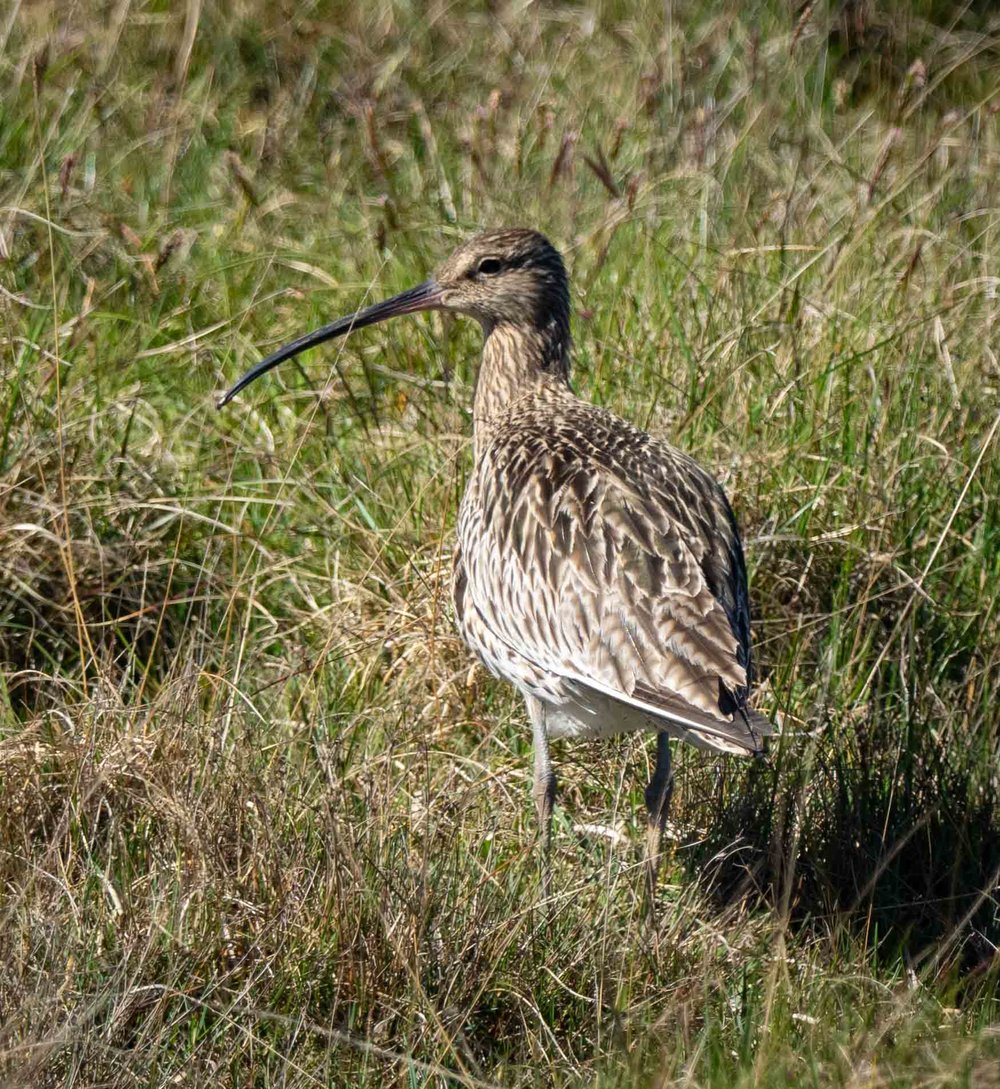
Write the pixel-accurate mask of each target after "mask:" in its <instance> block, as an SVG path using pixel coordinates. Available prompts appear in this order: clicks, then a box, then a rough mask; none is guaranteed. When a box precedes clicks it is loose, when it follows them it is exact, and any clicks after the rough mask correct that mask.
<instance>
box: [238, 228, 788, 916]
mask: <svg viewBox="0 0 1000 1089" xmlns="http://www.w3.org/2000/svg"><path fill="white" fill-rule="evenodd" d="M420 310H449V311H455V312H457V313H460V314H465V315H468V316H469V317H473V318H476V319H477V320H478V322H479V324H480V325H481V326H482V330H483V336H484V338H485V339H484V344H483V354H482V361H481V364H480V368H479V376H478V379H477V382H476V390H475V397H474V402H473V442H474V452H475V462H474V466H473V470H472V475H471V477H470V479H469V482H468V485H467V487H466V490H465V495H464V498H463V500H462V504H461V509H460V510H459V515H458V534H457V536H458V540H457V547H456V550H455V565H454V580H453V595H454V602H455V612H456V615H457V618H458V626H459V630H460V632H461V634H462V637H463V639H464V640H465V642H466V643H468V645H469V646H470V647H471V648H472V649H473V650H474V651H475V652H476V654H478V655H479V657H480V658H481V659H482V660H483V662H484V663H485V664H486V665H487V667H488V668H489V669H490V670H491V671H492V672H493V673H495V674H496V675H498V676H500V677H504V678H505V679H506V680H508V681H510V682H511V683H513V684H514V685H515V686H516V687H517V688H518V689H519V690H520V691H521V693H522V694H523V695H524V698H525V702H526V703H527V706H528V714H529V716H530V718H531V723H532V729H533V733H534V747H535V775H534V798H535V804H536V806H537V809H538V819H539V823H540V831H541V837H542V845H543V871H542V872H543V891H544V892H546V893H547V892H548V887H549V876H548V875H549V866H548V851H549V841H550V837H551V821H552V807H553V803H554V800H555V793H556V776H555V772H554V770H553V767H552V762H551V759H550V757H549V739H550V738H553V737H555V738H558V737H598V736H605V735H610V734H617V733H623V732H626V731H633V730H650V731H653V732H655V733H656V735H657V738H656V765H655V770H654V773H653V776H652V779H651V781H650V783H649V785H648V787H647V788H646V808H647V812H648V832H647V867H646V879H647V892H648V894H649V896H650V902H652V895H653V893H654V891H655V884H656V875H657V870H658V868H659V856H660V844H661V839H662V832H663V828H664V825H665V823H666V816H667V810H668V807H669V803H670V796H671V793H672V790H673V776H672V774H671V769H670V738H671V737H678V738H681V739H682V740H684V741H688V742H691V743H692V744H694V745H697V746H699V747H700V748H703V749H711V750H714V751H716V752H723V753H739V754H744V755H749V754H753V753H757V752H759V751H760V749H761V744H762V737H763V736H764V735H766V734H768V733H769V732H770V730H771V726H770V723H769V722H768V720H767V719H766V718H764V717H763V716H762V715H760V714H758V713H757V712H755V711H752V710H751V709H750V708H749V706H748V704H747V698H748V695H749V690H750V684H751V680H752V665H751V654H750V610H749V605H748V601H747V579H746V568H745V566H744V561H743V549H742V546H741V544H740V537H739V531H738V529H737V526H736V521H735V519H734V517H733V512H732V510H731V508H730V506H729V503H728V501H727V500H726V497H725V494H724V493H723V491H722V489H721V487H720V486H719V485H718V484H717V483H716V482H715V481H714V480H713V479H712V477H711V476H709V474H708V473H707V472H705V470H704V469H702V468H701V467H700V466H699V465H698V464H697V463H696V462H695V461H693V460H692V459H691V458H690V457H688V456H687V455H686V454H683V453H681V452H680V451H679V450H676V449H674V448H673V447H672V446H670V445H668V444H667V443H666V442H663V441H662V440H659V439H655V438H652V437H651V436H650V435H648V434H646V433H645V432H644V431H641V430H639V429H638V428H637V427H633V426H632V425H631V424H630V423H627V422H626V421H625V420H622V419H620V418H619V417H617V416H615V415H613V414H612V413H610V412H608V411H606V410H604V409H602V408H598V407H597V406H595V405H592V404H589V403H588V402H586V401H582V400H580V399H579V398H578V397H577V396H576V395H575V394H574V393H573V392H572V390H571V389H570V385H569V358H570V328H569V319H570V305H569V288H568V282H567V278H566V270H565V267H564V265H563V262H562V258H561V257H560V255H559V253H558V252H557V251H556V250H555V249H554V248H553V246H552V245H551V244H550V243H549V242H548V241H547V240H546V239H545V238H543V237H542V236H541V235H540V234H537V233H536V232H534V231H529V230H495V231H486V232H484V233H482V234H479V235H476V236H475V237H474V238H472V239H471V240H470V241H468V242H466V243H465V244H464V245H462V246H459V248H458V249H457V250H455V252H454V253H453V254H452V255H451V256H450V257H449V258H448V259H447V260H446V261H445V262H444V264H442V265H441V267H440V268H439V269H438V270H437V273H436V275H435V276H434V277H433V279H430V280H427V281H426V282H425V283H423V284H420V285H419V286H418V287H415V288H413V289H412V290H410V291H404V292H403V293H402V294H400V295H396V296H395V297H394V298H391V299H388V300H387V301H386V302H382V303H378V304H376V305H375V306H370V307H367V308H366V309H363V310H359V311H357V312H356V313H354V314H350V315H348V316H347V317H344V318H340V319H338V320H337V321H335V322H333V323H331V324H330V325H326V326H324V327H323V328H321V329H317V330H316V331H315V332H312V333H309V334H307V335H306V336H303V337H300V338H299V339H298V340H295V341H293V342H292V343H291V344H288V345H286V346H285V347H284V348H281V349H280V350H279V351H277V352H274V353H273V354H272V355H269V356H268V357H267V358H266V359H264V360H262V361H261V362H260V363H258V364H257V365H256V366H255V367H254V368H252V369H251V370H250V371H249V372H248V373H247V374H246V375H244V376H243V378H241V379H240V380H239V382H237V383H236V385H235V386H233V387H232V389H231V390H229V392H228V393H227V394H226V395H225V397H223V398H222V400H221V401H220V403H219V407H220V408H221V407H222V406H223V405H225V404H226V403H227V402H229V401H230V400H232V398H233V397H235V396H236V394H237V393H239V392H240V390H242V389H243V388H244V387H246V386H247V385H248V384H249V383H250V382H252V381H253V380H254V379H255V378H258V377H259V376H260V375H262V374H264V373H265V372H267V371H269V370H271V368H272V367H276V366H277V365H278V364H279V363H281V362H282V361H284V360H286V359H289V358H291V357H292V356H294V355H297V354H298V353H299V352H302V351H305V350H306V349H307V348H312V347H315V346H316V345H318V344H322V343H323V342H324V341H327V340H330V339H331V338H333V337H337V336H340V335H342V334H344V333H349V332H351V331H353V330H355V329H360V328H362V327H363V326H366V325H373V324H374V323H375V322H379V321H384V320H385V319H386V318H391V317H396V316H397V315H400V314H411V313H415V312H416V311H420Z"/></svg>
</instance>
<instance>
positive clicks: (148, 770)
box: [0, 0, 1000, 1089]
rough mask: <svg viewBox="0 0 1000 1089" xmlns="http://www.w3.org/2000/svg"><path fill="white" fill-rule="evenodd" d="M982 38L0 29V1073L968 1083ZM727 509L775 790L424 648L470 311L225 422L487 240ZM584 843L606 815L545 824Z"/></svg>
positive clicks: (613, 28) (361, 19)
mask: <svg viewBox="0 0 1000 1089" xmlns="http://www.w3.org/2000/svg"><path fill="white" fill-rule="evenodd" d="M998 70H1000V26H998V23H997V20H996V17H995V16H993V15H992V14H991V12H990V10H989V5H985V4H983V5H975V4H974V5H971V6H969V7H962V8H952V6H951V5H946V4H942V3H935V2H931V0H925V2H923V3H919V4H905V3H902V2H901V0H900V2H898V3H891V2H887V4H886V5H884V6H882V7H880V8H879V10H877V11H876V10H875V9H874V6H871V7H863V6H861V5H857V6H846V5H845V6H844V7H843V8H841V7H839V6H828V5H825V4H817V5H815V6H814V7H808V8H803V9H800V10H799V11H798V12H792V11H791V10H790V9H788V8H786V6H785V5H783V4H781V3H760V4H755V5H742V4H736V3H726V4H723V5H714V4H702V3H698V2H696V0H689V2H686V3H678V4H668V5H666V6H663V5H655V4H645V3H640V4H629V5H625V4H620V5H619V4H615V3H607V4H604V5H592V6H590V7H579V6H578V7H569V6H556V5H553V6H546V5H510V6H503V5H497V6H493V5H485V6H482V7H480V6H476V5H468V6H463V5H457V6H456V5H445V4H438V3H435V4H431V5H429V6H428V7H427V9H426V10H425V11H422V12H421V11H419V6H416V7H413V8H411V7H410V6H408V5H404V4H395V3H390V2H388V0H381V2H380V3H379V4H378V5H343V6H341V5H332V4H320V3H315V2H314V3H309V2H306V3H298V4H291V3H285V2H284V0H278V2H275V3H271V4H266V5H265V4H255V3H244V4H240V5H235V6H234V10H232V11H229V10H228V8H227V6H224V5H210V4H201V3H199V2H198V0H190V2H188V3H187V4H186V5H181V4H176V5H171V4H167V3H163V2H161V0H149V2H146V3H143V4H128V3H125V4H116V5H110V4H89V3H83V4H80V5H76V6H73V7H72V8H70V9H68V10H67V9H66V8H64V7H63V6H60V5H53V4H48V3H45V2H42V3H31V4H26V3H21V4H17V3H15V4H14V5H13V6H12V7H11V8H10V9H9V10H8V11H7V12H6V13H4V14H2V15H0V353H2V354H0V360H2V362H0V367H2V371H3V376H4V383H3V386H2V388H0V557H2V563H0V661H2V663H3V666H4V670H3V688H2V700H0V783H2V789H0V888H2V895H0V924H2V925H0V1085H3V1086H11V1087H14V1086H18V1087H20V1086H57V1085H58V1086H85V1085H86V1086H91V1085H95V1086H96V1085H111V1086H133V1085H144V1086H146V1085H148V1086H161V1085H163V1086H165V1085H178V1084H180V1085H199V1086H200V1085H207V1084H213V1085H218V1086H241V1087H242V1086H260V1087H264V1086H279V1085H280V1086H311V1085H316V1084H323V1085H344V1086H348V1085H349V1086H373V1085H378V1086H386V1085H399V1086H407V1087H410V1086H416V1085H434V1086H438V1085H440V1086H445V1085H468V1086H480V1085H503V1086H528V1085H555V1086H584V1085H586V1086H595V1087H596V1086H601V1087H606V1086H618V1085H621V1086H625V1085H636V1084H638V1085H646V1086H668V1085H685V1086H698V1087H714V1086H719V1087H732V1086H765V1087H766V1086H772V1085H773V1086H785V1085H788V1084H793V1085H803V1086H816V1087H834V1086H836V1087H841V1086H843V1087H848V1086H850V1087H860V1086H873V1087H874V1086H878V1087H882V1086H886V1087H888V1086H921V1087H930V1086H933V1087H939V1086H940V1087H944V1086H975V1087H977V1089H978V1087H988V1086H992V1085H998V1084H1000V1045H998V1043H997V1040H998V1025H1000V1009H998V993H997V981H998V961H997V957H996V948H997V944H998V942H1000V903H998V898H997V890H998V886H1000V815H998V808H997V802H998V790H1000V783H998V773H997V767H998V741H1000V715H998V710H997V708H998V703H1000V502H998V498H997V497H998V495H1000V435H998V433H997V432H998V421H1000V416H998V404H1000V396H998V395H1000V362H998V353H1000V347H998V340H997V330H998V322H997V318H998V287H1000V278H998V274H1000V218H998V214H997V209H998V207H1000V191H998V190H1000V183H998V178H1000V121H998V112H1000V98H998V96H997V85H998V83H997V73H998ZM514 223H522V224H530V225H535V226H538V227H539V228H541V229H543V230H544V231H545V232H546V233H547V234H548V235H550V237H552V239H553V240H554V241H555V242H556V243H557V244H558V245H559V246H560V248H562V249H563V250H564V252H565V253H566V255H567V259H568V262H569V265H570V267H571V271H572V275H573V284H574V288H573V291H574V303H575V306H576V317H575V322H574V333H575V337H576V370H575V382H576V386H577V389H578V390H580V391H582V392H584V393H585V394H586V395H587V396H588V397H591V398H592V399H594V400H595V401H598V402H600V403H602V404H606V405H609V406H610V407H613V408H614V409H615V410H616V411H618V412H620V413H621V414H623V415H625V416H627V417H629V418H631V419H633V420H636V421H637V422H639V423H641V424H642V425H643V426H646V427H648V428H650V429H652V430H653V431H654V432H656V433H658V434H661V435H666V436H669V437H671V439H672V440H673V441H675V442H676V443H678V444H679V445H681V446H682V447H684V448H685V449H687V450H689V451H690V452H692V453H693V454H694V455H695V456H697V457H698V458H699V459H700V460H701V461H702V462H703V463H704V464H706V465H708V466H710V467H711V468H712V469H713V470H714V471H715V472H716V473H717V474H718V475H719V476H720V478H721V479H722V480H723V481H724V482H725V484H726V487H727V490H728V492H729V494H730V496H731V497H732V499H733V501H734V505H735V507H736V510H737V513H738V516H739V518H740V520H741V523H742V525H743V528H744V535H745V538H746V542H747V549H748V556H749V563H750V566H751V586H752V597H753V603H754V613H755V637H756V646H757V654H758V659H759V661H760V665H761V673H762V675H763V682H762V685H761V691H760V694H759V696H758V703H759V705H760V706H761V707H762V708H763V709H766V710H767V711H768V712H769V713H773V714H774V715H776V716H777V717H779V718H780V719H781V720H782V722H783V724H784V731H783V736H782V738H781V740H780V741H779V742H778V743H777V744H776V745H775V746H774V748H773V749H772V752H771V755H770V758H769V760H768V761H767V762H766V763H764V764H758V765H748V764H746V763H742V762H739V761H732V760H722V761H719V760H713V759H709V758H707V757H704V756H702V755H701V754H698V753H696V752H694V751H693V750H692V751H688V750H686V749H685V750H684V751H683V752H679V753H677V754H676V764H677V765H678V786H677V791H676V793H675V808H674V813H673V817H674V824H673V835H674V851H673V855H672V859H671V862H670V866H669V868H668V869H669V872H668V873H667V875H666V876H665V878H664V880H663V885H662V891H661V903H660V920H659V924H658V926H657V929H656V931H655V932H654V933H649V932H647V931H645V930H644V929H643V925H642V907H641V897H640V892H641V884H642V882H641V852H640V845H641V835H640V827H639V825H638V823H637V817H636V814H637V813H638V812H639V811H640V807H641V787H642V784H644V782H645V780H646V777H647V772H648V759H649V753H648V748H649V746H648V742H647V741H646V740H644V739H635V738H633V739H626V740H622V741H617V742H611V743H603V744H600V745H598V744H594V745H589V744H584V745H577V746H565V745H559V746H556V753H555V754H556V758H557V762H558V766H559V768H560V772H561V775H562V784H563V785H562V790H561V807H560V808H559V809H558V810H557V823H556V836H555V867H556V869H555V882H554V887H555V889H556V890H557V897H558V900H557V905H556V910H555V916H554V919H553V921H552V923H551V925H547V924H546V921H545V918H544V914H543V913H542V912H540V911H539V908H538V887H537V869H536V864H535V857H534V839H533V835H534V829H533V821H532V807H531V804H530V800H529V791H528V782H529V775H530V770H529V769H530V751H529V749H530V737H529V734H528V731H527V728H526V723H525V716H524V712H523V709H522V708H521V707H520V706H519V704H518V700H517V699H516V698H515V696H514V695H513V694H512V692H511V691H510V690H509V689H508V688H506V687H505V686H503V685H502V684H500V683H498V682H496V681H494V680H492V679H491V678H488V677H487V676H486V675H485V673H484V672H483V670H482V669H481V668H479V667H476V666H474V665H473V664H472V662H471V660H470V658H469V656H468V654H467V652H466V651H465V650H464V648H463V647H462V646H461V644H460V643H459V641H458V639H457V637H456V636H455V634H454V632H453V629H452V626H451V622H450V604H449V560H450V535H451V527H452V523H453V520H454V515H455V510H456V507H457V502H458V499H459V497H460V494H461V490H462V484H463V480H464V477H465V474H466V472H467V468H468V464H469V457H470V454H469V449H468V434H469V430H470V418H469V410H470V401H471V387H472V382H473V380H474V368H475V359H476V352H477V335H478V334H477V333H476V332H475V330H472V329H469V328H468V327H467V326H466V325H464V324H462V323H452V322H446V321H443V320H440V319H439V318H422V319H412V320H409V321H400V322H398V323H396V324H395V325H394V326H391V327H386V328H384V329H378V330H375V331H373V332H365V333H363V334H359V335H357V336H354V337H352V338H350V339H349V341H348V342H346V343H341V344H339V345H338V346H335V347H333V348H330V349H329V350H324V351H320V352H316V353H313V354H312V355H311V356H307V357H305V358H304V359H303V360H302V362H301V365H300V366H298V367H296V366H295V365H293V364H288V365H286V366H285V367H284V368H282V369H280V370H279V371H278V372H275V374H274V375H273V376H270V377H269V378H268V379H267V381H266V382H265V383H262V384H260V385H258V386H255V387H254V388H253V389H252V390H251V391H248V394H247V395H244V396H243V397H241V398H240V400H239V401H238V402H237V403H236V404H234V405H233V406H232V407H231V408H230V409H228V410H227V411H225V412H223V413H221V414H220V413H216V411H215V409H214V397H215V395H216V394H217V393H218V392H219V391H221V389H223V388H224V387H225V386H226V385H227V384H228V383H229V382H230V381H232V380H233V379H234V378H235V377H236V376H237V375H238V374H240V373H241V372H242V370H243V369H244V368H245V367H247V366H249V365H250V364H251V363H252V362H254V361H256V359H258V358H259V357H260V354H261V353H262V352H263V351H265V350H267V349H268V348H270V347H272V346H274V345H277V344H278V343H280V342H282V341H283V340H285V339H288V338H290V337H292V336H294V335H296V334H298V333H300V332H302V331H304V330H306V329H308V328H312V327H314V326H315V325H317V324H319V323H321V322H323V321H324V320H328V319H329V318H330V317H331V316H333V315H335V314H339V313H343V312H346V311H348V310H350V309H352V308H354V307H355V306H356V305H358V304H359V302H360V301H362V300H364V299H367V298H371V297H378V296H382V295H386V294H388V293H390V292H392V291H395V290H398V289H401V288H403V287H405V286H408V285H409V284H411V283H414V282H416V281H417V280H419V279H421V278H423V276H424V275H425V273H426V272H427V270H428V269H429V268H430V267H431V266H432V265H433V264H434V262H435V261H436V260H438V259H440V258H441V257H443V256H444V255H445V254H446V253H447V251H448V250H449V249H450V247H451V245H452V244H453V242H454V241H456V240H457V239H459V238H463V237H466V236H467V234H468V233H469V232H471V231H472V230H474V229H475V228H477V227H479V226H484V225H496V224H514ZM584 825H591V826H593V825H602V826H604V827H605V828H606V829H607V830H608V831H607V833H605V834H601V833H600V831H594V830H590V831H588V830H586V829H584V828H583V826H584Z"/></svg>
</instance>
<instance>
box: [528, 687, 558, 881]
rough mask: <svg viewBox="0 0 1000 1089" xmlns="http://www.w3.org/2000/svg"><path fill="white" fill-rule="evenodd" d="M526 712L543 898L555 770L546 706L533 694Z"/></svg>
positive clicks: (548, 872)
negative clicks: (532, 749) (531, 737)
mask: <svg viewBox="0 0 1000 1089" xmlns="http://www.w3.org/2000/svg"><path fill="white" fill-rule="evenodd" d="M527 702H528V713H529V714H530V715H531V728H532V732H533V734H534V745H535V783H534V787H533V790H532V793H533V794H534V798H535V809H536V811H537V812H538V831H539V837H540V839H541V851H542V899H543V900H547V899H548V898H549V891H550V889H551V885H552V870H551V865H550V861H549V847H550V845H551V841H552V807H553V806H554V805H555V801H556V773H555V770H554V769H553V767H552V759H551V757H550V756H549V736H548V734H547V733H546V730H545V706H544V704H543V703H542V702H541V701H540V700H537V699H535V698H534V697H533V696H528V697H527Z"/></svg>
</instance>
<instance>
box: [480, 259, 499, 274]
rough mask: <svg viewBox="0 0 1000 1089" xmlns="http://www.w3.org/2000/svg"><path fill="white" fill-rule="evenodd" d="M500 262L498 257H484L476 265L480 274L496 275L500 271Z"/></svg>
mask: <svg viewBox="0 0 1000 1089" xmlns="http://www.w3.org/2000/svg"><path fill="white" fill-rule="evenodd" d="M500 267H501V266H500V262H499V261H498V260H497V258H496V257H484V258H483V259H482V261H480V262H479V265H478V266H477V267H476V272H478V273H479V275H480V276H495V275H496V273H498V272H499V271H500Z"/></svg>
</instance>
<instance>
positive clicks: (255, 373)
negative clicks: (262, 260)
mask: <svg viewBox="0 0 1000 1089" xmlns="http://www.w3.org/2000/svg"><path fill="white" fill-rule="evenodd" d="M440 302H441V288H440V287H439V286H438V285H437V283H435V281H434V280H426V281H425V282H424V283H422V284H419V285H418V286H417V287H411V288H410V290H409V291H404V292H402V294H400V295H393V297H392V298H391V299H386V300H385V302H380V303H375V305H374V306H368V307H365V309H364V310H357V311H355V313H353V314H348V315H347V316H346V317H344V318H338V319H337V320H336V321H332V322H330V324H329V325H324V326H323V327H322V328H321V329H315V330H313V332H311V333H306V335H305V336H301V337H299V338H298V339H297V340H293V341H292V342H291V344H286V345H285V346H284V347H283V348H279V349H278V350H277V351H276V352H272V353H271V354H270V355H269V356H268V357H267V358H266V359H262V360H261V361H260V362H259V363H258V364H257V365H256V366H255V367H251V368H250V370H248V371H247V373H246V374H245V375H243V377H242V378H241V379H240V380H239V381H238V382H237V383H236V385H235V386H233V387H232V389H230V390H229V391H228V392H227V393H226V395H225V396H224V397H223V398H222V399H221V400H220V401H219V403H218V405H217V406H216V407H217V408H223V407H225V406H226V405H228V404H229V402H230V401H231V400H232V399H233V398H234V397H235V396H236V395H237V394H238V393H239V392H240V391H241V390H244V389H246V387H247V386H249V385H250V383H251V382H253V381H254V379H256V378H260V376H261V375H262V374H267V372H268V371H270V370H273V369H274V368H275V367H276V366H277V365H278V364H279V363H284V361H285V360H286V359H291V358H292V356H296V355H298V354H299V352H304V351H306V350H307V349H308V348H315V347H316V345H317V344H323V343H325V342H326V341H328V340H333V338H334V337H339V336H343V335H344V334H345V333H350V332H351V331H352V330H354V329H363V328H364V327H365V326H366V325H374V324H375V323H376V322H379V321H385V320H386V318H395V317H398V316H399V315H400V314H415V313H417V311H419V310H434V309H436V308H437V307H438V306H439V305H440Z"/></svg>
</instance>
